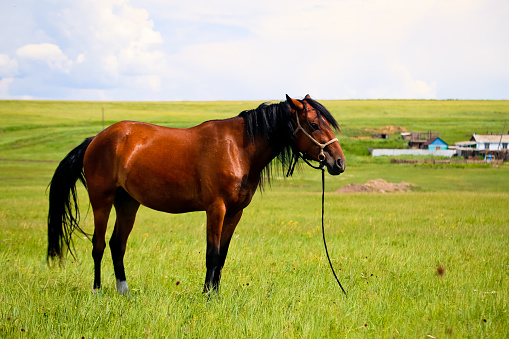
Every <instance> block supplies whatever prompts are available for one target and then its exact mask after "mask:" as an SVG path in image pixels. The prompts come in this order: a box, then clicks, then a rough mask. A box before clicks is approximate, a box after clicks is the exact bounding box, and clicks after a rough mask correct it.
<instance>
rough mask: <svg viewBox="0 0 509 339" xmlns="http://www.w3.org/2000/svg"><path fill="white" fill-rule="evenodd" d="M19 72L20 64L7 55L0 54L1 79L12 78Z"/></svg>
mask: <svg viewBox="0 0 509 339" xmlns="http://www.w3.org/2000/svg"><path fill="white" fill-rule="evenodd" d="M17 72H18V62H17V61H16V60H15V59H11V58H9V56H8V55H6V54H0V78H3V77H10V76H13V75H15V74H16V73H17Z"/></svg>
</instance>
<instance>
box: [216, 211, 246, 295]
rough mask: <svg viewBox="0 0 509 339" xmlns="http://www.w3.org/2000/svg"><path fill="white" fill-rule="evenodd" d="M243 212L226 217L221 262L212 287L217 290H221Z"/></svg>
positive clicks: (220, 255) (220, 252)
mask: <svg viewBox="0 0 509 339" xmlns="http://www.w3.org/2000/svg"><path fill="white" fill-rule="evenodd" d="M242 212H243V210H240V211H239V212H237V213H235V214H232V215H228V214H227V215H226V216H225V218H224V222H223V230H222V232H221V244H220V248H219V262H218V264H217V266H216V271H215V272H214V277H213V281H212V286H213V288H214V289H215V290H219V282H220V281H221V272H222V270H223V266H224V263H225V261H226V256H227V255H228V248H229V247H230V241H231V239H232V235H233V232H235V228H236V227H237V224H238V223H239V221H240V218H241V217H242Z"/></svg>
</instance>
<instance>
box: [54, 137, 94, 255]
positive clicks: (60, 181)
mask: <svg viewBox="0 0 509 339" xmlns="http://www.w3.org/2000/svg"><path fill="white" fill-rule="evenodd" d="M92 139H93V137H91V138H87V139H85V141H83V142H82V143H81V145H79V146H77V147H76V148H74V149H73V150H72V151H71V152H69V154H67V155H66V157H65V158H64V159H63V160H62V161H61V162H60V164H59V165H58V167H57V169H56V170H55V174H53V178H52V179H51V182H50V184H49V186H48V187H49V212H48V253H47V260H48V261H49V259H50V258H51V259H55V258H56V257H59V259H60V260H62V258H63V256H64V254H65V253H64V252H65V249H67V250H68V251H69V252H71V255H72V256H73V257H74V258H75V256H74V253H73V248H74V245H73V241H72V238H71V235H72V233H73V232H74V230H75V229H77V230H78V231H80V232H81V233H83V234H84V235H86V236H87V237H89V235H88V234H87V233H85V232H84V231H83V230H82V229H81V228H80V227H79V221H80V212H79V209H78V194H77V191H76V182H77V181H78V180H80V181H81V182H82V183H83V185H84V186H85V188H87V183H86V181H85V175H84V172H83V158H84V157H85V151H86V150H87V148H88V145H90V143H91V142H92ZM89 238H90V237H89Z"/></svg>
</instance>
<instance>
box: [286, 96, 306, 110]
mask: <svg viewBox="0 0 509 339" xmlns="http://www.w3.org/2000/svg"><path fill="white" fill-rule="evenodd" d="M286 102H288V104H289V105H290V107H291V108H292V109H293V110H295V111H297V110H303V109H304V105H303V104H302V103H301V102H300V101H299V100H295V99H292V98H290V97H289V96H288V94H287V95H286Z"/></svg>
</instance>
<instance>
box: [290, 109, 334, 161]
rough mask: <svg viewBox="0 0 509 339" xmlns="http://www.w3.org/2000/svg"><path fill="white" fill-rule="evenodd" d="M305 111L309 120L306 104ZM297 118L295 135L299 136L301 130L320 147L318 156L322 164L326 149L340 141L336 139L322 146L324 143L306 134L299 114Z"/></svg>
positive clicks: (296, 115)
mask: <svg viewBox="0 0 509 339" xmlns="http://www.w3.org/2000/svg"><path fill="white" fill-rule="evenodd" d="M304 109H305V112H306V118H307V114H308V110H307V107H306V105H305V104H304ZM295 117H296V118H297V119H296V120H297V128H296V129H295V131H294V132H293V134H294V135H295V134H297V132H298V131H299V130H300V131H302V132H303V133H304V135H305V136H307V137H308V138H309V139H311V141H312V142H314V143H315V144H316V145H317V146H318V147H320V153H319V154H318V160H319V161H320V162H324V161H325V153H324V152H323V150H324V148H325V147H327V146H329V145H330V144H332V143H334V142H336V141H338V138H334V139H332V140H329V141H327V142H326V143H324V144H322V143H320V142H318V141H317V140H316V139H315V138H313V136H312V135H311V134H309V133H308V132H306V130H305V129H304V128H302V126H301V124H300V121H299V115H298V114H297V113H296V114H295ZM338 142H339V141H338Z"/></svg>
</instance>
